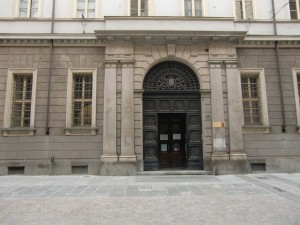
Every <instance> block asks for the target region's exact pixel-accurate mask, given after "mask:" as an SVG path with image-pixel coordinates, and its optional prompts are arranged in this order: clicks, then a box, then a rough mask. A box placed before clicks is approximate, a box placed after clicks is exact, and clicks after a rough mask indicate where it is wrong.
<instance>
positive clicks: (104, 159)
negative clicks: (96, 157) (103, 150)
mask: <svg viewBox="0 0 300 225" xmlns="http://www.w3.org/2000/svg"><path fill="white" fill-rule="evenodd" d="M118 161H119V159H118V156H117V155H105V154H103V155H102V156H101V158H100V162H101V163H102V162H118Z"/></svg>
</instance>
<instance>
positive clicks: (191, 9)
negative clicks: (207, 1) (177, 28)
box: [184, 0, 202, 16]
mask: <svg viewBox="0 0 300 225" xmlns="http://www.w3.org/2000/svg"><path fill="white" fill-rule="evenodd" d="M184 15H185V16H202V0H184Z"/></svg>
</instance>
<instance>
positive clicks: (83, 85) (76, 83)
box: [72, 74, 93, 127]
mask: <svg viewBox="0 0 300 225" xmlns="http://www.w3.org/2000/svg"><path fill="white" fill-rule="evenodd" d="M92 95H93V77H92V74H74V76H73V103H72V108H73V126H80V127H84V126H91V121H92Z"/></svg>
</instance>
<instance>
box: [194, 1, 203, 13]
mask: <svg viewBox="0 0 300 225" xmlns="http://www.w3.org/2000/svg"><path fill="white" fill-rule="evenodd" d="M195 16H202V1H201V0H195Z"/></svg>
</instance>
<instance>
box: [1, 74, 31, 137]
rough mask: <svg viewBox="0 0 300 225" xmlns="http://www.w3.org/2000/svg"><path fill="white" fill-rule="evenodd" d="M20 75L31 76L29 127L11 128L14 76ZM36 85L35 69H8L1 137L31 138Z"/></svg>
mask: <svg viewBox="0 0 300 225" xmlns="http://www.w3.org/2000/svg"><path fill="white" fill-rule="evenodd" d="M22 74H24V75H25V74H32V91H31V106H30V125H29V127H13V126H12V124H11V120H12V107H13V96H14V82H15V80H14V76H15V75H22ZM36 85H37V69H8V76H7V84H6V98H5V109H4V123H3V129H2V134H3V136H33V135H34V131H35V128H34V120H35V107H36Z"/></svg>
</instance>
